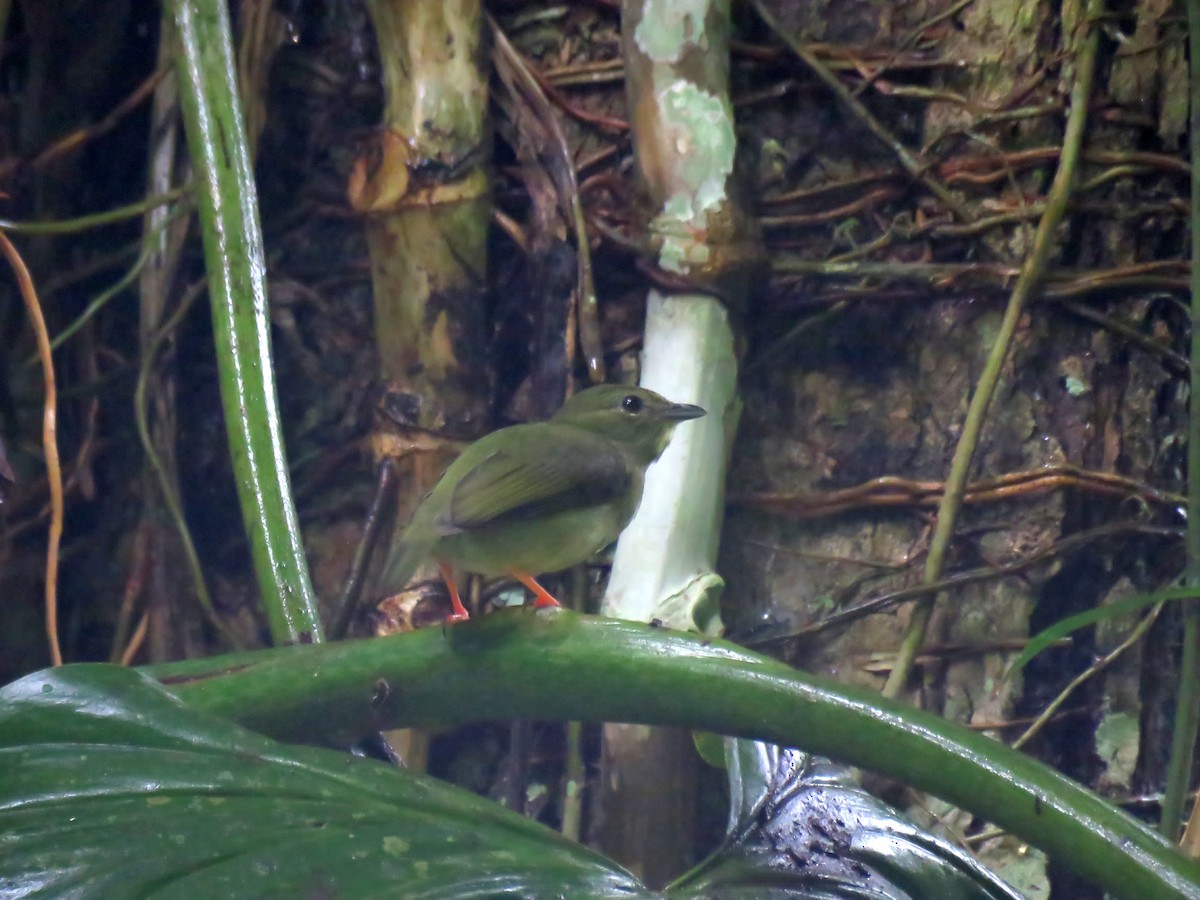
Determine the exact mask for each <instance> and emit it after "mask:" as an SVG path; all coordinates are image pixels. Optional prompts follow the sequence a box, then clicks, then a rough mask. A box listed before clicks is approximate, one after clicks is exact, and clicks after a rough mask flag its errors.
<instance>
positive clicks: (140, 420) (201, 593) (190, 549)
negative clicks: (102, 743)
mask: <svg viewBox="0 0 1200 900" xmlns="http://www.w3.org/2000/svg"><path fill="white" fill-rule="evenodd" d="M203 290H204V282H200V283H199V284H196V285H195V286H194V287H192V288H190V289H189V290H188V291H187V293H186V294H184V296H183V298H182V299H181V300H180V301H179V307H178V309H176V310H175V312H174V313H172V315H171V318H169V319H168V320H167V321H166V322H165V323H164V324H163V326H162V328H160V329H159V331H158V333H157V334H155V335H154V338H153V340H151V341H150V343H149V345H148V346H147V347H146V349H145V355H144V356H143V357H142V365H141V368H140V369H139V370H138V379H137V386H136V387H135V388H134V390H133V418H134V422H135V423H136V425H137V433H138V438H139V440H141V442H142V450H143V452H144V453H145V454H146V459H147V460H149V462H150V467H151V468H152V469H154V474H155V476H156V477H157V478H158V489H159V491H161V492H162V498H163V505H164V506H166V508H167V515H168V516H169V517H170V519H171V524H173V525H174V526H175V530H176V531H177V532H178V533H179V543H180V546H181V547H182V549H183V556H184V559H186V560H187V565H188V571H189V572H190V573H191V576H192V585H193V588H194V590H195V591H196V600H197V601H198V602H199V604H200V608H201V609H202V610H204V615H205V616H207V617H208V620H209V622H211V623H212V625H213V627H214V628H216V629H217V631H218V632H220V634H221V636H222V637H224V638H225V640H226V641H228V642H229V645H230V646H231V647H234V648H235V649H238V650H241V649H243V648H244V647H245V646H246V642H245V641H243V640H242V639H241V638H240V637H239V636H238V634H237V632H236V631H234V630H233V629H232V628H230V627H229V626H228V625H227V624H225V621H224V620H223V619H222V618H221V617H220V616H219V615H217V610H216V607H215V606H213V602H212V596H211V595H210V594H209V592H208V584H207V583H206V582H205V580H204V567H203V566H201V565H200V554H199V553H197V552H196V544H195V542H193V541H192V533H191V532H190V531H189V530H188V527H187V519H186V518H184V515H183V504H182V503H181V502H180V499H179V494H178V493H177V492H176V490H175V482H174V481H173V480H172V479H171V476H170V474H169V473H168V472H167V469H166V467H165V466H164V465H163V462H162V460H161V459H160V458H159V455H158V451H157V450H156V449H155V447H154V440H153V439H152V438H151V437H150V421H149V413H148V411H147V408H146V407H147V403H146V395H147V393H148V392H149V389H150V374H151V373H152V372H153V371H154V361H155V360H156V359H157V358H158V350H159V348H160V347H161V346H162V344H163V341H165V340H166V339H167V338H168V337H170V336H171V335H172V334H173V333H174V332H175V329H176V328H178V327H179V323H180V322H182V321H183V318H184V316H186V315H187V313H188V310H190V309H191V308H192V303H193V302H194V301H195V299H196V298H197V297H199V296H200V294H201V292H202V291H203ZM124 646H125V641H124V639H123V638H122V640H120V641H119V642H115V643H114V647H117V648H120V649H121V650H123V649H124Z"/></svg>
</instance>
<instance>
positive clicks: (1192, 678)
mask: <svg viewBox="0 0 1200 900" xmlns="http://www.w3.org/2000/svg"><path fill="white" fill-rule="evenodd" d="M1187 21H1188V55H1189V57H1190V61H1189V64H1188V82H1189V85H1188V86H1189V92H1188V93H1189V95H1190V98H1191V110H1190V112H1191V123H1190V125H1191V128H1190V132H1189V141H1188V142H1189V145H1190V150H1191V155H1192V197H1191V205H1190V218H1191V227H1192V259H1191V272H1190V276H1191V279H1190V280H1191V291H1192V346H1191V378H1190V382H1189V384H1190V390H1191V393H1190V396H1189V397H1188V455H1187V475H1188V488H1187V489H1188V509H1189V510H1191V511H1192V515H1189V516H1188V521H1187V535H1186V536H1185V537H1184V546H1186V547H1187V568H1186V570H1185V572H1184V583H1185V584H1186V585H1187V586H1188V587H1191V588H1197V587H1200V520H1198V519H1197V516H1196V514H1195V513H1196V511H1197V510H1200V0H1188V4H1187ZM1197 728H1200V599H1196V600H1188V601H1186V602H1185V604H1184V607H1183V658H1182V660H1180V664H1179V696H1178V698H1177V699H1176V701H1175V733H1174V735H1173V737H1172V740H1171V758H1170V761H1169V762H1168V763H1167V784H1166V789H1165V791H1164V793H1163V804H1162V818H1161V820H1160V822H1159V830H1160V831H1162V833H1163V835H1164V836H1165V837H1166V838H1167V839H1168V840H1172V841H1173V840H1175V839H1176V838H1178V836H1179V827H1180V821H1181V820H1182V819H1183V805H1184V798H1185V797H1186V796H1187V788H1188V782H1189V781H1190V780H1191V775H1192V765H1193V760H1194V758H1195V755H1196V731H1197Z"/></svg>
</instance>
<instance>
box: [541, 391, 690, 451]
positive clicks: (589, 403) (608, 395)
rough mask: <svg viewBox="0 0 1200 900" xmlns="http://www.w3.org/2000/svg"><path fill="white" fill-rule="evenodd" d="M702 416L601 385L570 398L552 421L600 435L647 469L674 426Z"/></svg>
mask: <svg viewBox="0 0 1200 900" xmlns="http://www.w3.org/2000/svg"><path fill="white" fill-rule="evenodd" d="M702 415H704V410H703V409H701V408H700V407H699V406H693V405H691V404H690V403H672V402H671V401H670V400H668V399H667V398H666V397H663V396H662V395H661V394H656V393H654V391H649V390H646V389H645V388H640V387H629V386H627V385H620V384H601V385H597V386H596V387H591V388H588V389H587V390H585V391H580V392H579V393H578V394H576V395H575V396H573V397H572V398H571V399H569V400H568V401H567V402H566V403H565V404H564V405H563V408H562V409H560V410H559V411H558V412H557V413H555V415H554V418H553V419H551V421H552V422H555V423H556V424H560V425H571V426H574V427H575V428H585V429H587V430H588V431H591V432H594V433H596V434H600V435H603V436H604V437H606V438H608V439H610V440H612V441H616V442H617V443H618V444H620V445H621V446H622V447H624V448H625V449H626V450H628V451H629V452H631V453H632V454H633V456H634V458H635V459H637V460H638V461H639V462H641V463H643V464H645V465H649V464H650V463H652V462H654V460H656V459H658V457H659V456H660V455H661V454H662V452H663V450H665V449H666V446H667V443H668V442H669V441H670V440H671V432H672V431H674V429H675V426H676V425H678V424H679V423H680V422H684V421H687V420H688V419H696V418H699V417H700V416H702Z"/></svg>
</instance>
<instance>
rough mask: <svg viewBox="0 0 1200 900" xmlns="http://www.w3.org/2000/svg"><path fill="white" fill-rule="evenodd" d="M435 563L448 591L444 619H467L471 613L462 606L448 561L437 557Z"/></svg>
mask: <svg viewBox="0 0 1200 900" xmlns="http://www.w3.org/2000/svg"><path fill="white" fill-rule="evenodd" d="M437 564H438V568H439V569H440V570H441V572H442V581H444V582H446V590H448V591H449V592H450V615H448V616H446V621H447V622H465V621H467V619H469V618H471V614H470V613H469V612H467V608H466V607H465V606H463V602H462V598H461V597H459V596H458V585H457V584H455V583H454V572H453V571H451V569H450V565H449V563H445V562H443V561H442V560H440V559H439V560H438V561H437ZM552 599H553V598H552Z"/></svg>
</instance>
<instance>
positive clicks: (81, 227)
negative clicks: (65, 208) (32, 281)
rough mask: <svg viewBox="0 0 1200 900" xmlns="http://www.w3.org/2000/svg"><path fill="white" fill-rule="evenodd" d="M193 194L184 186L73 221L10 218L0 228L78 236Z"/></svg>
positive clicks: (189, 188) (132, 217)
mask: <svg viewBox="0 0 1200 900" xmlns="http://www.w3.org/2000/svg"><path fill="white" fill-rule="evenodd" d="M191 193H192V189H191V187H187V186H185V187H181V188H176V189H175V190H173V191H167V192H166V193H165V194H156V195H154V196H152V197H146V198H145V199H143V200H139V201H138V202H137V203H130V204H128V205H127V206H117V207H114V208H113V209H106V210H103V211H102V212H98V213H90V214H88V215H86V216H77V217H76V218H74V219H54V220H51V221H46V222H14V221H12V220H11V219H0V228H3V229H4V230H5V231H15V232H17V233H19V234H37V235H42V234H77V233H79V232H80V231H89V230H91V229H92V228H103V227H105V226H106V225H112V224H113V223H115V222H124V221H125V220H126V219H136V218H137V217H138V216H141V215H144V214H145V213H146V212H147V211H148V210H151V209H154V208H155V207H157V206H167V205H168V204H170V203H174V202H175V201H176V200H182V199H183V198H185V197H188V196H190V195H191Z"/></svg>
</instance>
